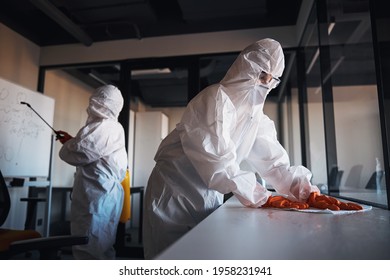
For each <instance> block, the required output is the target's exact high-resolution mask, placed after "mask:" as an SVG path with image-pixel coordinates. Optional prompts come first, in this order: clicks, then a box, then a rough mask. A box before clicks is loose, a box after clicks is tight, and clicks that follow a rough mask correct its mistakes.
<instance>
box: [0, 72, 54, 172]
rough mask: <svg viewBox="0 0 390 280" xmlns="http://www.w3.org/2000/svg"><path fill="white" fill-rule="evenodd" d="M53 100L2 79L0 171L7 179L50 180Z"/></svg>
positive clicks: (0, 83) (0, 92)
mask: <svg viewBox="0 0 390 280" xmlns="http://www.w3.org/2000/svg"><path fill="white" fill-rule="evenodd" d="M20 102H27V103H29V104H30V105H31V107H32V108H33V109H34V110H35V111H37V113H38V114H39V115H41V116H42V118H43V119H44V120H45V121H46V122H47V123H49V124H50V125H51V126H52V124H53V118H54V99H53V98H51V97H48V96H45V95H43V94H41V93H38V92H34V91H32V90H29V89H27V88H24V87H21V86H19V85H16V84H14V83H11V82H9V81H6V80H4V79H1V78H0V169H1V172H2V173H3V175H4V177H24V176H25V177H47V176H48V175H49V167H50V150H51V137H52V136H51V135H52V130H51V129H50V127H49V126H47V125H46V124H45V123H44V121H42V120H41V119H40V118H39V116H38V115H37V114H35V113H34V111H33V110H31V108H29V107H28V106H26V105H23V104H20Z"/></svg>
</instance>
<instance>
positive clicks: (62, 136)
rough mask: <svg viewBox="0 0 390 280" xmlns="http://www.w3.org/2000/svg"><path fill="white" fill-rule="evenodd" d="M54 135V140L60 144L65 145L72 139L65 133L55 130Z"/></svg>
mask: <svg viewBox="0 0 390 280" xmlns="http://www.w3.org/2000/svg"><path fill="white" fill-rule="evenodd" d="M56 134H57V137H56V140H60V142H61V143H62V144H65V142H67V141H68V140H70V139H72V138H73V136H71V135H69V134H68V133H67V132H65V131H62V130H57V131H56ZM58 135H61V137H58Z"/></svg>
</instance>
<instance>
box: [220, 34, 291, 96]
mask: <svg viewBox="0 0 390 280" xmlns="http://www.w3.org/2000/svg"><path fill="white" fill-rule="evenodd" d="M283 70H284V54H283V49H282V47H281V45H280V43H279V42H277V41H275V40H273V39H268V38H267V39H262V40H259V41H257V42H256V43H253V44H252V45H250V46H248V47H246V48H245V49H244V50H243V51H242V52H241V53H240V54H239V55H238V57H237V59H236V60H235V61H234V63H233V64H232V66H231V67H230V68H229V70H228V72H227V73H226V75H225V77H224V78H223V79H222V81H221V84H222V85H224V86H231V85H232V84H236V86H239V87H240V88H241V89H245V88H246V89H248V86H249V87H253V86H255V85H257V84H258V83H259V81H258V80H259V76H260V73H261V72H262V71H264V72H266V73H268V74H271V75H272V76H273V77H277V78H279V77H280V76H282V74H283ZM235 90H237V87H235Z"/></svg>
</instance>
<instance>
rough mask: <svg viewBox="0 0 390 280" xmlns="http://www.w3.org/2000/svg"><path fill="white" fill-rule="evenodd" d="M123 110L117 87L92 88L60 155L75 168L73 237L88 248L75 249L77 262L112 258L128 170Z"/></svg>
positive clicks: (72, 212) (72, 214)
mask: <svg viewBox="0 0 390 280" xmlns="http://www.w3.org/2000/svg"><path fill="white" fill-rule="evenodd" d="M122 107H123V98H122V95H121V93H120V91H119V90H118V89H117V88H116V87H114V86H112V85H108V86H103V87H100V88H98V89H96V90H95V92H94V93H93V94H92V95H91V97H90V100H89V106H88V108H87V112H88V119H87V122H86V124H85V126H84V127H82V128H81V129H80V131H79V132H78V133H77V135H76V137H74V138H72V139H70V140H69V141H67V142H66V143H65V144H64V145H63V146H62V148H61V150H60V153H59V155H60V157H61V159H62V160H64V161H65V162H67V163H69V164H71V165H74V166H76V175H75V178H74V185H73V192H72V203H71V232H72V235H87V236H88V237H89V242H88V245H82V246H73V255H74V257H75V259H115V250H114V248H113V245H114V243H115V238H116V231H117V226H118V223H119V218H120V214H121V210H122V203H123V188H122V186H121V182H122V180H123V179H124V177H125V173H126V169H127V153H126V149H125V135H124V130H123V127H122V125H121V124H120V123H119V122H118V121H117V118H118V115H119V112H120V111H121V110H122Z"/></svg>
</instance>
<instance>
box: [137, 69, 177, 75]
mask: <svg viewBox="0 0 390 280" xmlns="http://www.w3.org/2000/svg"><path fill="white" fill-rule="evenodd" d="M170 73H172V71H171V69H169V68H162V69H161V68H158V69H157V68H156V69H141V70H132V71H131V75H132V76H141V75H156V74H170Z"/></svg>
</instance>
